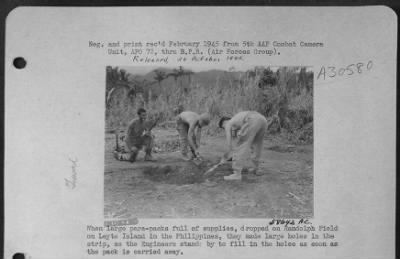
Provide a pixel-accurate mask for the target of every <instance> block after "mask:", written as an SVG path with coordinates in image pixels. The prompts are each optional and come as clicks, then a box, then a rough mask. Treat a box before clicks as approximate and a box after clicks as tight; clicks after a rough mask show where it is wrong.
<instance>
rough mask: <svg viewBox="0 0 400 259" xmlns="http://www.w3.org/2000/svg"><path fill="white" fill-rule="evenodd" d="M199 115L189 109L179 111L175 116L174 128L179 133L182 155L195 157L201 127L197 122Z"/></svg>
mask: <svg viewBox="0 0 400 259" xmlns="http://www.w3.org/2000/svg"><path fill="white" fill-rule="evenodd" d="M199 120H200V116H199V115H198V114H197V113H195V112H191V111H185V112H182V113H180V114H179V115H178V116H177V117H176V129H177V131H178V133H179V142H180V146H181V153H182V155H183V156H184V157H188V153H189V150H190V153H189V158H194V157H196V152H197V149H198V148H199V146H200V138H201V127H200V124H199Z"/></svg>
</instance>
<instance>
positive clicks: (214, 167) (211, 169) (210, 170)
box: [204, 162, 224, 176]
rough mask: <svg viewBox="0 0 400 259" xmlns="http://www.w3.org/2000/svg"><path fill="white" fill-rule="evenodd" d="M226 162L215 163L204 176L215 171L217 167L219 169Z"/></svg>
mask: <svg viewBox="0 0 400 259" xmlns="http://www.w3.org/2000/svg"><path fill="white" fill-rule="evenodd" d="M223 164H224V163H222V162H219V163H218V164H216V165H214V166H213V167H211V168H210V169H208V170H207V171H206V172H205V173H204V176H207V175H208V174H210V173H212V172H213V171H215V169H217V168H218V167H219V166H221V165H223Z"/></svg>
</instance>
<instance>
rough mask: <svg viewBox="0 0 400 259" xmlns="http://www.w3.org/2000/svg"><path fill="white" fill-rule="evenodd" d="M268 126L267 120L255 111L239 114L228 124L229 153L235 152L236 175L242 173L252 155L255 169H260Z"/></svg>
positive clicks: (234, 166) (226, 129) (233, 157)
mask: <svg viewBox="0 0 400 259" xmlns="http://www.w3.org/2000/svg"><path fill="white" fill-rule="evenodd" d="M267 126H268V123H267V119H266V118H265V117H264V116H263V115H261V114H260V113H258V112H255V111H244V112H239V113H237V114H236V115H235V116H234V117H233V118H232V119H230V120H229V121H228V122H227V123H226V125H225V133H226V138H227V142H228V147H229V151H228V152H229V153H230V152H233V155H232V160H233V163H232V168H233V171H234V173H239V174H240V173H241V172H242V169H243V167H244V165H245V164H246V161H248V159H249V156H248V155H249V154H251V162H252V167H253V169H254V170H257V169H258V166H259V163H260V156H261V151H262V147H263V146H262V145H263V140H264V135H265V130H266V128H267Z"/></svg>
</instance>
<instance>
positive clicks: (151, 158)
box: [144, 149, 157, 162]
mask: <svg viewBox="0 0 400 259" xmlns="http://www.w3.org/2000/svg"><path fill="white" fill-rule="evenodd" d="M144 161H148V162H156V161H157V159H154V158H153V156H152V155H151V149H150V150H146V155H145V156H144Z"/></svg>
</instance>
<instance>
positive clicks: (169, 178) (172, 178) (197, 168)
mask: <svg viewBox="0 0 400 259" xmlns="http://www.w3.org/2000/svg"><path fill="white" fill-rule="evenodd" d="M213 165H214V164H211V163H209V162H205V161H204V162H201V163H199V164H195V163H193V162H187V163H185V164H184V165H179V166H178V165H165V166H151V167H148V168H145V169H144V170H143V175H144V178H145V179H147V180H150V181H153V182H162V183H167V184H175V185H186V184H195V183H202V182H205V181H206V180H211V179H216V178H222V176H224V175H229V174H231V171H232V170H231V166H230V165H229V164H226V165H221V166H219V167H218V168H216V169H215V170H214V171H212V172H211V173H209V174H207V175H205V172H206V171H207V170H208V169H210V168H211V167H212V166H213Z"/></svg>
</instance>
